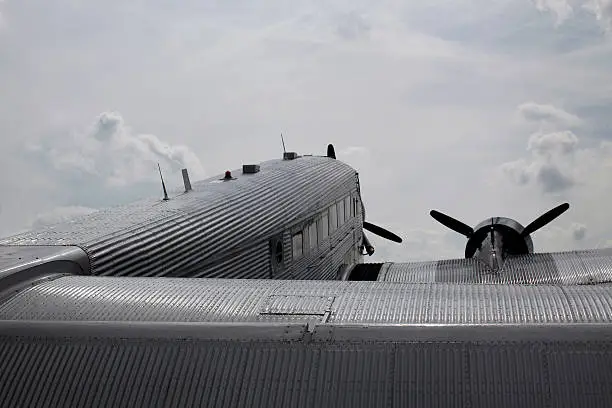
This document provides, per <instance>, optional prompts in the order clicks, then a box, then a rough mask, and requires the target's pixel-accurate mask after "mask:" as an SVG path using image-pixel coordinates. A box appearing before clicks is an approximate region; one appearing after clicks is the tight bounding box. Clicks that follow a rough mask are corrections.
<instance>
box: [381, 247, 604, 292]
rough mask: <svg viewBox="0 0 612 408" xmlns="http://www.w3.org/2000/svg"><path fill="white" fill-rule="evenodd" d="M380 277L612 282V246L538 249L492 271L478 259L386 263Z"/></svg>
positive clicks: (396, 279)
mask: <svg viewBox="0 0 612 408" xmlns="http://www.w3.org/2000/svg"><path fill="white" fill-rule="evenodd" d="M378 280H379V281H387V282H413V283H418V282H421V283H433V282H439V283H442V282H447V283H450V282H454V283H497V284H561V285H580V284H597V283H605V282H612V249H610V248H604V249H595V250H585V251H571V252H555V253H538V254H528V255H519V256H512V257H508V258H507V259H506V260H505V262H504V264H503V267H502V268H501V270H499V271H498V272H494V271H492V270H491V269H490V268H489V267H488V266H487V265H486V264H485V263H484V262H482V261H480V260H478V259H476V258H470V259H465V258H462V259H448V260H442V261H431V262H409V263H386V264H383V266H382V267H381V270H380V273H379V275H378Z"/></svg>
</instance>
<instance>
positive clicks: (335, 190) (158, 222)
mask: <svg viewBox="0 0 612 408" xmlns="http://www.w3.org/2000/svg"><path fill="white" fill-rule="evenodd" d="M233 173H234V174H239V171H238V170H236V171H234V172H233ZM219 178H220V177H219V176H215V177H212V178H210V179H208V180H203V181H199V182H195V183H193V184H192V187H193V190H192V191H189V192H188V193H184V192H183V191H182V190H181V191H174V192H172V193H170V200H169V201H161V200H159V199H148V200H142V201H139V202H136V203H133V204H129V205H125V206H119V207H114V208H109V209H105V210H101V211H98V212H96V213H93V214H90V215H86V216H82V217H79V218H77V219H74V220H72V221H69V222H65V223H61V224H57V225H53V226H50V227H48V228H45V229H42V230H37V231H30V232H26V233H23V234H19V235H17V236H13V237H9V238H5V239H2V240H0V246H1V245H21V246H24V245H74V246H79V247H81V248H83V249H84V250H85V252H86V253H87V254H88V256H89V259H90V262H91V273H92V274H95V275H117V276H221V277H234V278H244V277H255V278H257V277H269V276H270V262H269V256H270V254H269V250H268V241H269V239H270V238H271V237H272V236H274V235H277V234H287V233H288V232H287V231H288V230H290V229H291V228H292V227H293V226H295V225H299V224H300V223H301V222H303V220H304V219H307V218H308V217H309V216H313V215H314V214H316V213H317V211H322V210H324V209H325V208H326V206H327V205H330V204H331V203H333V201H334V200H338V199H341V198H343V197H344V196H346V195H348V194H349V193H350V192H351V191H353V192H356V188H357V187H356V174H355V171H354V170H353V169H352V168H351V167H349V166H348V165H346V164H344V163H342V162H340V161H338V160H333V159H329V158H327V157H312V156H310V157H300V158H297V159H295V160H288V161H283V160H273V161H269V162H264V163H261V166H260V171H259V172H258V173H256V174H239V175H238V176H236V179H235V180H232V181H229V182H224V181H220V180H219ZM350 227H351V228H355V229H358V230H359V231H361V220H360V219H358V218H357V217H354V218H353V219H352V220H351V226H350ZM340 234H341V233H340V232H337V233H336V234H334V235H333V236H331V237H330V243H329V246H328V247H327V249H325V248H321V250H320V251H316V253H312V254H310V255H311V256H310V258H309V264H313V263H318V262H319V261H320V257H321V256H322V257H325V256H326V255H327V256H328V258H327V263H328V264H332V263H333V259H337V257H336V255H335V254H334V253H333V252H334V251H330V249H331V248H332V246H336V244H337V243H336V240H343V239H344V235H342V236H341V235H340ZM354 239H355V240H357V239H358V240H360V239H361V237H360V236H359V237H355V238H354ZM355 242H358V241H355ZM288 248H289V250H290V246H289V247H288ZM349 250H350V248H349ZM355 250H356V249H355ZM344 255H345V253H342V254H340V255H339V256H340V259H341V258H342V256H344ZM332 258H333V259H332ZM286 259H288V260H291V257H289V258H286ZM228 265H229V266H228ZM340 265H341V263H338V264H334V265H333V268H332V269H334V270H333V273H328V272H327V271H325V272H323V273H320V274H316V273H312V269H306V268H302V269H298V268H297V267H294V266H293V264H292V263H291V262H288V263H287V264H286V270H285V271H284V272H286V274H285V275H283V274H279V275H277V276H273V277H276V278H283V277H285V278H288V277H294V278H295V277H302V272H304V276H303V277H306V278H308V276H312V277H313V278H321V277H324V276H327V277H333V276H334V275H335V273H336V270H337V269H338V268H339V267H340Z"/></svg>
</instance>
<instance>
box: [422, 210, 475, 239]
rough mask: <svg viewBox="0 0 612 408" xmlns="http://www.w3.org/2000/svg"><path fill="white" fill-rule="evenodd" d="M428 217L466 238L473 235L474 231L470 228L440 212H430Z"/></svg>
mask: <svg viewBox="0 0 612 408" xmlns="http://www.w3.org/2000/svg"><path fill="white" fill-rule="evenodd" d="M429 215H431V216H432V217H433V218H434V219H435V220H436V221H438V222H439V223H440V224H442V225H444V226H445V227H447V228H450V229H452V230H453V231H455V232H458V233H460V234H461V235H465V236H466V237H468V238H469V237H471V236H472V235H473V234H474V229H473V228H472V227H470V226H469V225H467V224H464V223H462V222H461V221H459V220H456V219H454V218H453V217H451V216H449V215H446V214H443V213H441V212H440V211H436V210H431V211H430V212H429Z"/></svg>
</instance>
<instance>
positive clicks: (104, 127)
mask: <svg viewBox="0 0 612 408" xmlns="http://www.w3.org/2000/svg"><path fill="white" fill-rule="evenodd" d="M32 150H34V151H37V152H38V153H39V154H40V155H42V156H44V157H46V158H48V159H49V161H50V162H51V164H52V165H53V167H54V168H55V169H56V170H58V171H61V172H67V173H74V172H76V173H83V174H86V175H90V176H94V177H96V178H99V179H101V180H102V181H103V182H104V183H105V184H106V185H107V186H126V185H130V184H133V183H138V182H141V181H144V180H152V179H155V178H157V173H156V163H158V162H161V165H162V167H163V168H164V169H168V168H170V169H171V170H172V171H174V172H177V171H179V170H180V169H181V168H185V167H186V168H187V169H188V170H189V172H190V174H191V175H192V178H194V179H196V180H197V179H199V178H202V177H203V176H204V169H203V166H202V164H201V162H200V160H199V158H198V157H197V156H196V155H195V154H194V153H193V152H192V151H191V150H190V149H189V148H188V147H186V146H184V145H170V144H166V143H164V142H162V141H161V140H160V139H159V138H158V137H157V136H154V135H149V134H138V133H135V132H133V131H132V129H130V128H129V127H128V126H126V124H125V123H124V120H123V118H122V117H121V115H120V114H118V113H115V112H105V113H102V114H101V115H100V116H99V117H98V118H97V120H96V121H95V123H94V124H93V125H92V126H91V127H90V128H89V129H88V130H87V131H85V132H75V133H73V134H72V135H67V136H61V137H59V138H55V139H53V140H52V143H49V141H48V140H44V141H43V142H42V144H40V145H35V146H34V147H33V148H32Z"/></svg>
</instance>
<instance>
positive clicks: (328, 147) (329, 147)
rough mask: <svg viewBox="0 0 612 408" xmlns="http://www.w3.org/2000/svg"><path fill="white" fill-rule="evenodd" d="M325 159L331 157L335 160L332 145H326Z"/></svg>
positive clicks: (334, 151)
mask: <svg viewBox="0 0 612 408" xmlns="http://www.w3.org/2000/svg"><path fill="white" fill-rule="evenodd" d="M327 157H331V158H332V159H335V158H336V150H335V149H334V145H333V144H331V143H330V144H328V145H327Z"/></svg>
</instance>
